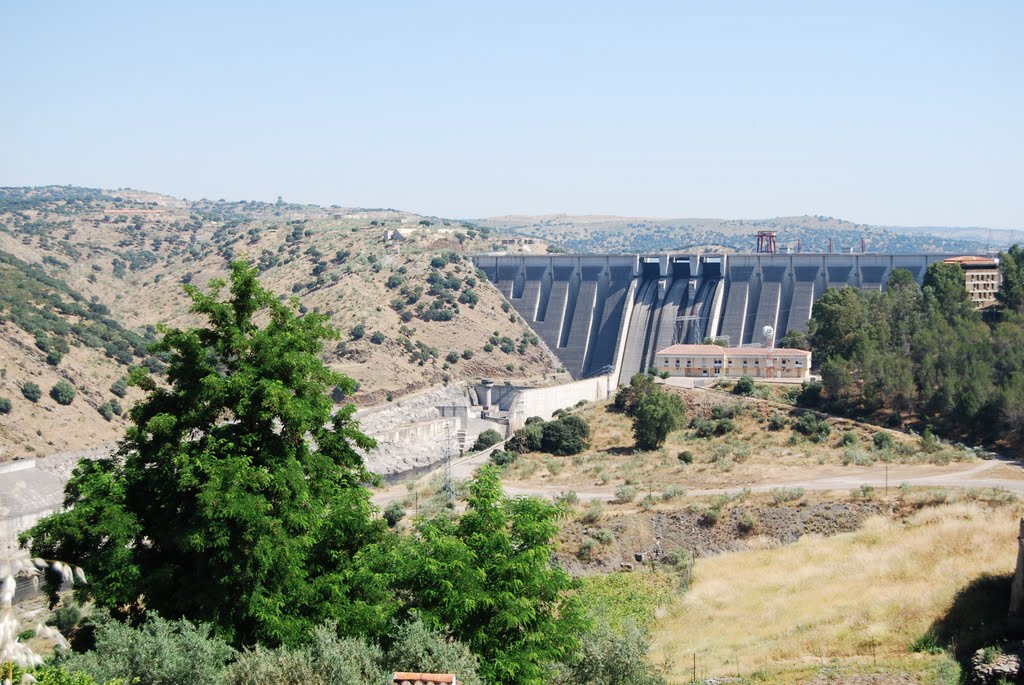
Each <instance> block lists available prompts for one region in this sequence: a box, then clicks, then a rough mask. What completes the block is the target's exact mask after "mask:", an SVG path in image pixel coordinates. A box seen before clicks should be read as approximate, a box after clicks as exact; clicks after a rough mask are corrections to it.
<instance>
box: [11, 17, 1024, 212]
mask: <svg viewBox="0 0 1024 685" xmlns="http://www.w3.org/2000/svg"><path fill="white" fill-rule="evenodd" d="M0 24H2V25H3V26H4V28H5V30H4V35H3V39H2V42H0V65H2V68H0V84H2V92H3V100H2V104H3V106H2V107H0V185H38V184H50V183H70V184H78V185H88V186H99V187H115V188H116V187H124V186H128V187H134V188H144V189H148V190H154V191H158V192H164V193H168V194H172V195H176V196H179V197H188V198H198V197H209V198H220V197H223V198H227V199H263V200H274V199H276V197H277V196H278V195H283V196H284V197H285V199H286V200H290V201H297V202H316V203H321V204H339V205H342V206H353V205H357V206H367V207H378V206H383V207H395V208H401V209H408V210H412V211H419V212H423V213H429V214H437V215H442V216H451V217H480V216H487V215H494V214H503V213H513V212H515V213H518V212H527V213H541V212H571V213H615V214H628V215H648V216H688V217H694V216H702V217H709V216H710V217H725V218H740V217H746V218H760V217H768V216H777V215H789V214H805V213H809V214H826V215H831V216H837V217H841V218H846V219H850V220H854V221H864V222H871V223H882V224H904V225H936V224H939V225H961V226H965V225H984V226H993V227H1004V228H1021V227H1024V171H1022V157H1024V76H1022V73H1024V39H1022V38H1021V35H1022V34H1021V32H1022V30H1024V29H1022V27H1024V2H1021V1H1020V0H1007V1H1005V2H999V1H991V2H985V1H979V2H968V1H967V0H962V1H961V2H955V3H954V2H899V1H884V2H871V1H868V2H864V1H856V2H854V1H851V2H843V3H840V2H824V1H822V0H818V1H816V2H729V1H718V0H705V1H704V2H663V3H659V2H642V1H640V2H636V1H634V2H619V3H603V2H514V3H513V2H508V3H501V4H499V3H493V2H487V1H485V0H476V1H474V2H427V1H421V2H387V1H380V2H365V3H346V2H338V3H329V2H322V3H313V2H301V1H299V2H290V3H283V2H282V3H269V2H259V1H256V0H253V1H250V2H213V0H208V1H207V2H162V3H155V2H123V3H113V2H102V1H99V0H98V1H97V2H88V3H86V2H13V1H12V2H5V3H3V4H2V5H0Z"/></svg>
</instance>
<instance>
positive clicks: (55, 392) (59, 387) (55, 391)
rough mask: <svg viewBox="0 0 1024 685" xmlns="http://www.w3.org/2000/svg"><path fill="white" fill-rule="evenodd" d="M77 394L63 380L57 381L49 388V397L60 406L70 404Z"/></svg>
mask: <svg viewBox="0 0 1024 685" xmlns="http://www.w3.org/2000/svg"><path fill="white" fill-rule="evenodd" d="M77 394H78V392H77V391H76V390H75V386H73V385H71V384H70V383H68V382H67V381H65V380H59V381H57V383H56V384H55V385H54V386H53V387H52V388H50V397H52V398H53V400H54V401H55V402H56V403H57V404H62V405H64V406H67V405H69V404H71V403H72V402H73V401H74V400H75V395H77Z"/></svg>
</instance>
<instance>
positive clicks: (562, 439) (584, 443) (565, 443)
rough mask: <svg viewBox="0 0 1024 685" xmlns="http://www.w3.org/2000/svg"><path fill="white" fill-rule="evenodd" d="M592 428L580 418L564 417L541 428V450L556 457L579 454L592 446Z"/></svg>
mask: <svg viewBox="0 0 1024 685" xmlns="http://www.w3.org/2000/svg"><path fill="white" fill-rule="evenodd" d="M589 438H590V426H589V425H587V422H586V421H584V420H583V419H582V418H580V417H579V416H563V417H561V418H559V419H557V420H556V421H550V422H548V423H545V424H544V425H543V427H542V428H541V449H542V450H543V451H545V452H547V453H549V454H553V455H555V456H567V455H572V454H579V453H580V452H582V451H583V450H585V449H587V448H588V447H589V446H590V440H589Z"/></svg>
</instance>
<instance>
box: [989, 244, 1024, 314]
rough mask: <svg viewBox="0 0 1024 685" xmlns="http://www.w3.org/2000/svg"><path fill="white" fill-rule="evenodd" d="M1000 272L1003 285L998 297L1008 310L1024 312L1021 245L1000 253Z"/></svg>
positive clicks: (1023, 275)
mask: <svg viewBox="0 0 1024 685" xmlns="http://www.w3.org/2000/svg"><path fill="white" fill-rule="evenodd" d="M999 270H1000V272H1001V274H1002V283H1001V284H1000V286H999V292H998V293H997V294H996V297H997V298H998V300H999V302H1001V303H1002V304H1003V306H1005V307H1006V308H1007V309H1009V310H1011V311H1015V312H1024V249H1022V248H1021V246H1020V245H1019V244H1017V245H1013V246H1011V247H1010V249H1009V250H1007V251H1006V252H1001V253H999Z"/></svg>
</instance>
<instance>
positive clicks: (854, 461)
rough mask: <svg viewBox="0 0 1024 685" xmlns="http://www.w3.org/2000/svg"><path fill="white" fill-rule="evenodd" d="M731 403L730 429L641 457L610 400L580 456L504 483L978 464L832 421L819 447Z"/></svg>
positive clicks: (657, 480)
mask: <svg viewBox="0 0 1024 685" xmlns="http://www.w3.org/2000/svg"><path fill="white" fill-rule="evenodd" d="M680 392H681V393H682V394H683V395H684V397H688V398H689V400H690V401H691V402H693V401H700V399H702V398H703V397H705V395H704V394H703V391H680ZM728 404H730V405H736V406H738V407H740V408H741V409H740V412H739V413H738V415H737V416H735V417H734V418H733V419H731V421H732V423H733V425H734V426H735V429H734V430H733V431H731V432H729V433H726V434H725V435H716V436H712V437H707V438H699V437H696V435H695V432H694V431H693V430H691V429H689V428H687V429H684V430H680V431H677V432H675V433H673V434H671V435H669V437H668V440H667V442H666V444H665V446H664V447H663V448H662V449H660V450H657V451H654V452H643V451H636V450H634V449H633V445H634V440H633V431H632V423H631V420H630V418H629V417H628V416H626V415H624V414H621V413H618V412H615V411H612V410H611V402H610V401H606V402H600V403H595V404H593V405H591V406H588V407H586V408H585V409H584V410H582V411H581V412H580V416H582V417H583V418H584V419H586V420H587V422H588V423H589V424H590V432H591V447H590V449H589V450H587V451H586V452H585V453H584V454H581V455H577V456H575V457H561V458H555V459H552V458H551V457H549V456H548V455H524V456H523V457H522V458H521V459H519V460H518V461H517V462H516V464H515V465H514V466H512V467H511V468H510V469H508V471H507V472H506V475H505V480H506V482H509V483H510V484H513V483H514V484H517V485H521V484H545V485H561V486H564V487H565V488H566V489H573V488H587V487H589V486H611V487H614V486H617V485H622V484H626V485H637V486H640V487H642V488H646V487H647V486H648V485H649V484H651V483H654V484H657V488H656V489H658V490H659V491H660V490H661V489H663V488H664V487H665V486H667V485H669V484H676V485H679V486H683V487H686V488H690V489H700V488H724V487H736V486H743V485H748V484H752V483H758V482H770V481H786V480H790V479H793V478H798V477H803V476H804V475H811V476H813V475H816V474H817V475H823V472H825V471H828V472H829V475H842V474H843V469H844V468H845V467H847V466H861V467H867V466H882V465H883V463H884V464H904V465H915V466H916V465H930V466H941V465H944V464H947V463H949V462H951V461H964V460H972V459H974V457H973V455H971V454H969V453H967V452H965V451H964V450H957V449H955V448H953V447H950V446H943V447H942V448H941V449H940V450H938V451H937V452H934V453H926V452H924V451H921V450H920V441H919V439H917V438H915V437H913V436H910V435H904V434H899V433H894V434H891V435H892V436H893V440H894V447H893V448H892V449H887V450H877V449H875V448H874V447H873V445H872V435H873V434H874V431H873V430H871V429H867V428H864V427H862V426H859V425H856V424H854V423H853V422H850V421H848V420H844V419H835V420H830V423H831V424H832V426H833V428H832V433H831V435H830V436H829V438H828V439H827V440H826V441H825V442H822V443H814V442H812V441H810V440H808V439H807V438H805V437H803V436H801V435H799V434H797V433H796V432H795V431H793V430H792V429H791V428H789V427H788V426H787V427H785V428H783V429H782V430H778V431H772V430H769V428H768V422H767V417H768V416H770V415H771V414H772V413H774V412H775V409H774V408H771V407H768V406H765V405H763V403H760V402H756V401H752V400H748V399H745V398H736V399H735V400H734V401H733V400H729V401H728ZM688 415H689V416H691V417H692V416H694V415H695V410H694V409H693V408H691V410H690V412H689V414H688ZM847 432H848V433H850V434H852V435H853V436H855V438H856V443H855V444H853V445H843V444H842V438H843V435H844V433H847ZM684 451H686V452H689V453H690V454H691V455H692V463H690V464H685V463H683V462H682V461H680V459H679V455H680V454H681V453H682V452H684ZM553 462H555V463H556V468H554V469H552V468H551V464H552V463H553ZM837 467H838V468H837ZM809 472H814V473H809Z"/></svg>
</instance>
